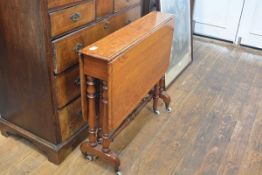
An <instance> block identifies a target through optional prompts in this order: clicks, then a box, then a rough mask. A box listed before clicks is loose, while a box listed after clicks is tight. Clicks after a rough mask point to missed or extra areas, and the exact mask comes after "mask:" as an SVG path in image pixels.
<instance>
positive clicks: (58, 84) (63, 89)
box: [55, 66, 80, 109]
mask: <svg viewBox="0 0 262 175" xmlns="http://www.w3.org/2000/svg"><path fill="white" fill-rule="evenodd" d="M79 85H80V79H79V68H78V66H76V67H74V68H72V69H70V70H68V71H66V72H65V73H63V74H59V75H57V76H55V96H56V102H57V107H58V108H59V109H60V108H62V107H64V106H65V105H66V104H68V103H69V102H70V101H72V100H73V99H75V98H76V97H78V96H80V86H79Z"/></svg>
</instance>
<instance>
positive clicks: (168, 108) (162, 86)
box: [159, 76, 172, 112]
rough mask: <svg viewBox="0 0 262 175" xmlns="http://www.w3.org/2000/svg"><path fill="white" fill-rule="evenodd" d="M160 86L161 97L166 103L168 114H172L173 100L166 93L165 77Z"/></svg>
mask: <svg viewBox="0 0 262 175" xmlns="http://www.w3.org/2000/svg"><path fill="white" fill-rule="evenodd" d="M159 84H160V94H159V97H160V98H161V99H162V100H163V101H164V103H165V106H166V109H167V111H168V112H171V111H172V109H171V107H170V102H171V98H170V96H169V95H168V94H167V93H166V91H165V76H163V77H162V78H161V80H160V82H159Z"/></svg>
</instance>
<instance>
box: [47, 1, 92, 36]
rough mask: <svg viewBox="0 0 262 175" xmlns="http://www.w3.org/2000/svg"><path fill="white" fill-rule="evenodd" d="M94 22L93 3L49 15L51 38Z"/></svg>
mask: <svg viewBox="0 0 262 175" xmlns="http://www.w3.org/2000/svg"><path fill="white" fill-rule="evenodd" d="M94 20H95V2H94V0H92V1H87V2H84V3H81V4H79V5H76V6H73V7H70V8H66V9H64V10H60V11H57V12H53V13H50V21H51V36H52V37H54V36H57V35H60V34H63V33H65V32H68V31H70V30H72V29H74V28H76V27H79V26H82V25H84V24H87V23H89V22H91V21H94Z"/></svg>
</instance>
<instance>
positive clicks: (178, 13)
mask: <svg viewBox="0 0 262 175" xmlns="http://www.w3.org/2000/svg"><path fill="white" fill-rule="evenodd" d="M146 1H147V3H146V4H148V5H149V7H148V11H152V10H159V11H161V12H165V13H171V14H174V16H175V33H174V39H173V40H174V42H173V47H172V51H171V56H170V67H169V70H168V71H167V73H166V86H167V87H168V86H170V85H171V84H172V82H174V80H175V79H176V78H177V77H179V75H180V74H181V73H182V72H183V71H184V70H185V69H186V68H187V67H188V66H189V65H190V64H191V63H192V61H193V26H192V17H193V9H194V0H146Z"/></svg>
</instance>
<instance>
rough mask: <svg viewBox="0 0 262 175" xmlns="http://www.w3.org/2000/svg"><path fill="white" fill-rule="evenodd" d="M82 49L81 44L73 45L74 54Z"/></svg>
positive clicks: (82, 45)
mask: <svg viewBox="0 0 262 175" xmlns="http://www.w3.org/2000/svg"><path fill="white" fill-rule="evenodd" d="M83 48H84V44H82V43H76V45H75V47H74V51H75V52H76V53H78V52H79V51H80V50H81V49H83Z"/></svg>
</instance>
